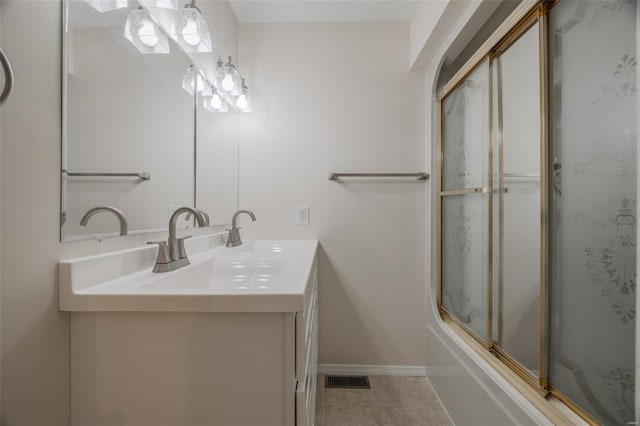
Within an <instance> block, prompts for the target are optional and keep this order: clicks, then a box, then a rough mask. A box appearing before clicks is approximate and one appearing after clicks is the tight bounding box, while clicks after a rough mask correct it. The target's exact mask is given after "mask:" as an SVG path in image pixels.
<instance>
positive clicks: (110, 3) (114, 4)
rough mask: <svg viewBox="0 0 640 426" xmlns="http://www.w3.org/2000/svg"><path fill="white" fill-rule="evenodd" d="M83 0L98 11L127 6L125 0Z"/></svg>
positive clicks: (102, 11)
mask: <svg viewBox="0 0 640 426" xmlns="http://www.w3.org/2000/svg"><path fill="white" fill-rule="evenodd" d="M84 2H85V3H87V4H88V5H89V6H91V7H92V8H94V9H95V10H97V11H98V12H100V13H104V12H110V11H112V10H116V9H123V8H125V7H128V6H129V4H128V1H127V0H84Z"/></svg>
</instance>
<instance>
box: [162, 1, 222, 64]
mask: <svg viewBox="0 0 640 426" xmlns="http://www.w3.org/2000/svg"><path fill="white" fill-rule="evenodd" d="M170 33H171V38H172V39H174V40H175V41H176V43H178V44H179V45H180V47H182V49H183V50H184V51H185V52H199V53H206V52H212V51H213V49H212V47H211V34H210V32H209V26H208V25H207V21H205V20H204V18H203V17H202V13H201V12H200V9H198V7H197V6H196V2H195V0H190V1H189V2H188V3H187V4H186V5H185V6H184V9H182V10H181V11H180V13H178V14H177V15H176V20H175V22H173V23H172V24H171V31H170Z"/></svg>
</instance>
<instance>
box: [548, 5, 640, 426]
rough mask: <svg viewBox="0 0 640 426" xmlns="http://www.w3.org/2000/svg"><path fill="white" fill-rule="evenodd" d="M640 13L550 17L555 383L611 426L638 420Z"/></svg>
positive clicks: (573, 9) (625, 9) (577, 10)
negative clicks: (639, 28)
mask: <svg viewBox="0 0 640 426" xmlns="http://www.w3.org/2000/svg"><path fill="white" fill-rule="evenodd" d="M637 7H638V4H637V2H635V1H619V0H618V1H574V0H562V1H561V2H560V3H558V4H557V5H556V6H555V7H553V9H551V11H550V32H549V37H550V39H549V41H550V64H551V70H550V79H551V92H550V108H551V114H550V129H551V132H550V142H551V146H552V152H551V158H550V163H551V165H552V167H551V176H550V179H551V182H552V185H551V192H552V194H551V200H550V203H551V223H550V224H551V233H550V238H551V244H550V248H551V276H550V289H551V292H550V316H551V329H550V333H551V341H550V348H549V349H550V353H549V383H550V384H551V385H552V392H557V393H558V395H560V397H561V398H565V399H567V400H568V402H569V403H570V404H574V405H577V406H578V407H579V408H580V409H582V410H584V411H587V412H588V413H590V414H591V415H592V416H593V417H595V418H596V419H597V420H598V421H600V422H602V423H603V424H610V425H614V424H631V422H633V421H635V413H634V387H635V386H634V383H635V376H634V365H635V362H634V356H635V355H634V354H635V351H634V349H635V348H634V345H635V318H636V306H635V298H636V203H637V200H636V154H637V152H636V140H637V139H636V138H637V123H636V114H637V109H636V98H637V80H636V78H637V77H636V60H637V58H636V13H637V10H636V9H637ZM634 424H635V423H634Z"/></svg>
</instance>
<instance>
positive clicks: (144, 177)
mask: <svg viewBox="0 0 640 426" xmlns="http://www.w3.org/2000/svg"><path fill="white" fill-rule="evenodd" d="M62 173H64V174H65V175H67V176H69V177H80V176H82V177H96V176H102V177H137V178H140V179H142V180H150V179H151V173H147V172H139V173H71V172H70V171H69V170H67V169H62Z"/></svg>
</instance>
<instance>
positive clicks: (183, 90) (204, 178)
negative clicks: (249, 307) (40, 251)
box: [60, 0, 238, 241]
mask: <svg viewBox="0 0 640 426" xmlns="http://www.w3.org/2000/svg"><path fill="white" fill-rule="evenodd" d="M178 3H179V4H180V7H182V6H183V4H182V3H184V1H183V2H178ZM111 4H113V5H114V7H113V8H112V7H110V6H109V5H111ZM141 4H142V5H141ZM143 5H144V7H143ZM63 7H64V28H63V68H64V69H63V138H62V166H61V179H62V180H61V182H62V185H61V188H62V194H61V221H60V223H61V233H60V234H61V240H62V241H74V240H80V239H88V238H102V237H104V236H117V235H119V234H120V233H119V226H118V220H117V219H116V217H115V216H114V215H111V214H96V215H95V216H92V217H91V219H90V220H89V223H87V224H86V226H82V225H81V219H82V217H83V216H84V215H85V213H86V212H87V211H88V210H90V209H92V208H94V207H97V206H112V207H115V208H117V209H119V210H121V211H122V212H123V213H124V215H125V216H126V219H127V222H128V233H129V234H135V233H146V232H155V231H162V230H166V229H167V224H168V221H169V217H170V215H171V213H172V211H173V210H175V209H176V208H177V207H181V206H192V207H193V206H195V207H197V208H199V209H202V210H204V211H206V212H207V213H208V215H209V216H210V218H211V221H210V224H211V225H212V226H214V225H223V224H226V223H228V222H229V220H230V218H231V215H232V213H233V212H234V211H235V210H236V209H237V190H238V183H237V166H238V165H237V160H238V156H237V144H238V134H237V132H238V126H237V123H238V117H237V115H236V114H233V113H226V114H221V113H214V112H212V111H211V110H209V109H206V108H204V107H203V105H204V100H205V99H204V98H203V96H202V95H200V94H199V92H198V91H197V90H193V86H192V87H189V85H188V84H186V85H185V76H186V75H187V74H188V73H189V72H192V73H193V72H194V70H195V71H196V72H197V67H196V66H195V65H194V61H193V58H191V57H190V56H189V55H188V54H187V53H185V52H183V51H182V50H181V48H180V46H179V45H178V44H176V43H175V42H174V41H173V40H172V39H171V37H166V38H160V39H158V38H157V37H156V38H154V39H149V40H146V41H147V43H145V44H143V45H141V46H136V45H135V44H134V43H132V42H131V41H130V40H129V39H128V38H127V37H126V32H127V30H126V28H125V27H126V26H127V22H128V19H129V20H130V19H131V18H130V16H131V13H132V11H140V12H141V13H147V14H148V15H149V16H150V17H151V18H152V20H153V21H154V22H160V21H161V20H162V19H163V17H165V16H166V13H167V11H166V10H164V9H160V8H154V7H150V6H148V5H145V2H140V3H138V2H137V1H129V2H127V1H126V0H118V1H85V0H67V1H65V2H64V4H63ZM154 15H158V17H157V19H156V17H155V16H154ZM140 31H142V33H144V28H143V27H140V28H139V32H140ZM142 33H141V34H142ZM142 35H144V34H142ZM153 37H154V36H152V38H153ZM141 39H142V41H143V42H144V41H145V40H144V38H141ZM214 54H215V52H213V53H210V55H214ZM199 55H202V54H201V53H200V54H199ZM196 84H197V83H196ZM191 223H192V222H191V221H188V220H186V219H184V218H183V220H182V222H181V223H180V224H179V226H180V227H182V228H184V227H189V226H191Z"/></svg>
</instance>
